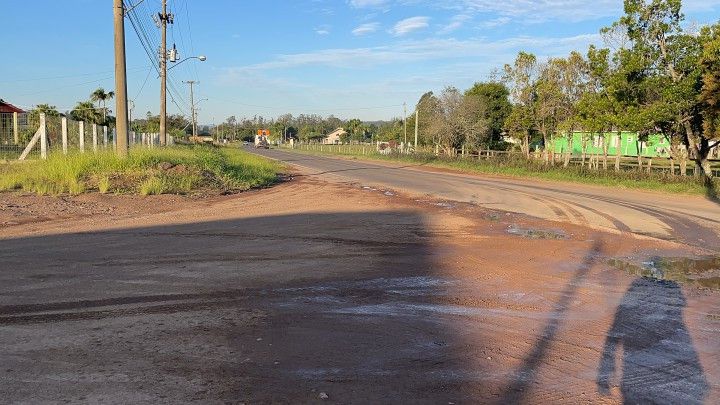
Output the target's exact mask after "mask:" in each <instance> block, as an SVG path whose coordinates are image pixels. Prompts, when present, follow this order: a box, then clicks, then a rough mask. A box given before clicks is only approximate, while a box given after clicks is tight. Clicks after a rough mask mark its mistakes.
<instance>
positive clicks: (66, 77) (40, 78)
mask: <svg viewBox="0 0 720 405" xmlns="http://www.w3.org/2000/svg"><path fill="white" fill-rule="evenodd" d="M148 67H150V66H149V65H148V66H136V67H134V68H128V71H136V70H142V69H147V68H148ZM112 72H114V71H113V70H105V71H102V72H95V73H78V74H73V75H65V76H50V77H35V78H32V79H13V80H0V83H15V82H35V81H41V80H56V79H68V78H72V77H86V76H96V75H104V74H108V73H112Z"/></svg>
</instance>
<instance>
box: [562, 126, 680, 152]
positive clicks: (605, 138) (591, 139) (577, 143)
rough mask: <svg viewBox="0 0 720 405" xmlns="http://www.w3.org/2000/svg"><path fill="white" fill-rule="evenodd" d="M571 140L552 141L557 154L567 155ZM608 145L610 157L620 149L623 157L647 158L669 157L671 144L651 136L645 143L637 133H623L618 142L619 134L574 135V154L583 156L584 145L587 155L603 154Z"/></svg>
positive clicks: (581, 133) (658, 137) (661, 138)
mask: <svg viewBox="0 0 720 405" xmlns="http://www.w3.org/2000/svg"><path fill="white" fill-rule="evenodd" d="M569 143H570V142H569V139H568V138H567V137H556V138H555V139H553V140H552V141H551V147H552V149H553V150H554V151H555V153H560V154H563V153H567V152H568V149H570V145H569ZM604 143H607V147H608V155H610V156H615V155H616V154H617V148H618V146H619V147H620V154H621V155H622V156H638V154H639V155H641V156H646V157H669V156H670V153H669V152H670V143H669V142H668V140H667V139H666V138H665V137H664V136H663V135H650V136H648V137H647V139H645V140H644V141H641V140H639V139H638V134H637V133H635V132H627V131H623V132H621V133H620V138H619V142H618V134H617V132H615V133H610V132H608V133H604V134H591V133H589V132H580V131H576V132H574V133H573V139H572V154H573V155H581V154H582V153H583V145H584V146H585V153H586V154H597V155H602V154H603V144H604ZM638 152H639V153H638Z"/></svg>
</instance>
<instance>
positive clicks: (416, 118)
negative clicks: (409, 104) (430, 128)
mask: <svg viewBox="0 0 720 405" xmlns="http://www.w3.org/2000/svg"><path fill="white" fill-rule="evenodd" d="M419 120H420V111H418V110H417V109H416V110H415V152H417V138H418V121H419Z"/></svg>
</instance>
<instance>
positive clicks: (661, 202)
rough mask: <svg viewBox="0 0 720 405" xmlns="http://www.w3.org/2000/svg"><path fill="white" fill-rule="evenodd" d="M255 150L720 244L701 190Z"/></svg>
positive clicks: (506, 206) (387, 182) (413, 187)
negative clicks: (665, 190)
mask: <svg viewBox="0 0 720 405" xmlns="http://www.w3.org/2000/svg"><path fill="white" fill-rule="evenodd" d="M253 151H254V152H255V153H258V154H260V155H263V156H267V157H271V158H274V159H278V160H281V161H283V162H287V163H289V164H292V165H293V166H295V167H297V168H299V169H301V170H302V172H303V174H305V175H308V176H321V177H322V178H323V179H324V180H329V181H333V180H334V181H343V182H355V183H360V184H362V185H367V186H378V187H387V188H391V189H394V190H397V191H402V192H407V193H411V194H417V195H432V196H434V197H437V198H443V199H448V200H453V201H460V202H470V203H474V204H477V205H479V206H483V207H486V208H492V209H498V210H503V211H509V212H515V213H521V214H527V215H531V216H534V217H538V218H542V219H547V220H552V221H562V222H569V223H573V224H578V225H589V226H593V227H601V228H605V229H613V230H616V231H620V232H630V233H634V234H639V235H648V236H652V237H657V238H660V239H665V240H674V241H678V242H682V243H686V244H689V245H692V246H696V247H701V248H705V249H708V250H711V251H718V250H720V236H719V235H720V204H719V203H717V202H714V201H711V200H709V199H707V198H703V197H699V196H698V197H694V196H685V195H666V194H660V193H653V192H643V191H636V190H625V189H611V188H607V187H598V186H587V185H581V184H568V183H557V182H548V181H542V180H534V179H529V180H524V179H512V178H504V177H495V176H482V175H467V174H459V173H449V172H447V171H440V170H433V169H431V168H428V167H423V165H420V164H391V163H385V162H368V161H358V160H350V159H343V158H333V157H325V156H315V155H309V154H301V153H295V152H290V151H284V150H282V151H281V150H277V149H272V150H253Z"/></svg>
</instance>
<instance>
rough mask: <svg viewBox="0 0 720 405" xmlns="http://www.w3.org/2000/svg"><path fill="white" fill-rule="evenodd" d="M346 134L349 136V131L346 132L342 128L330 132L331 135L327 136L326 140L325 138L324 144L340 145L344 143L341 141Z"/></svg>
mask: <svg viewBox="0 0 720 405" xmlns="http://www.w3.org/2000/svg"><path fill="white" fill-rule="evenodd" d="M346 134H347V131H345V130H344V129H342V128H338V129H336V130H334V131H332V132H330V133H329V134H327V135H326V136H325V138H323V140H322V143H323V144H325V145H337V144H340V143H342V140H341V138H342V136H343V135H346Z"/></svg>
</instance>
